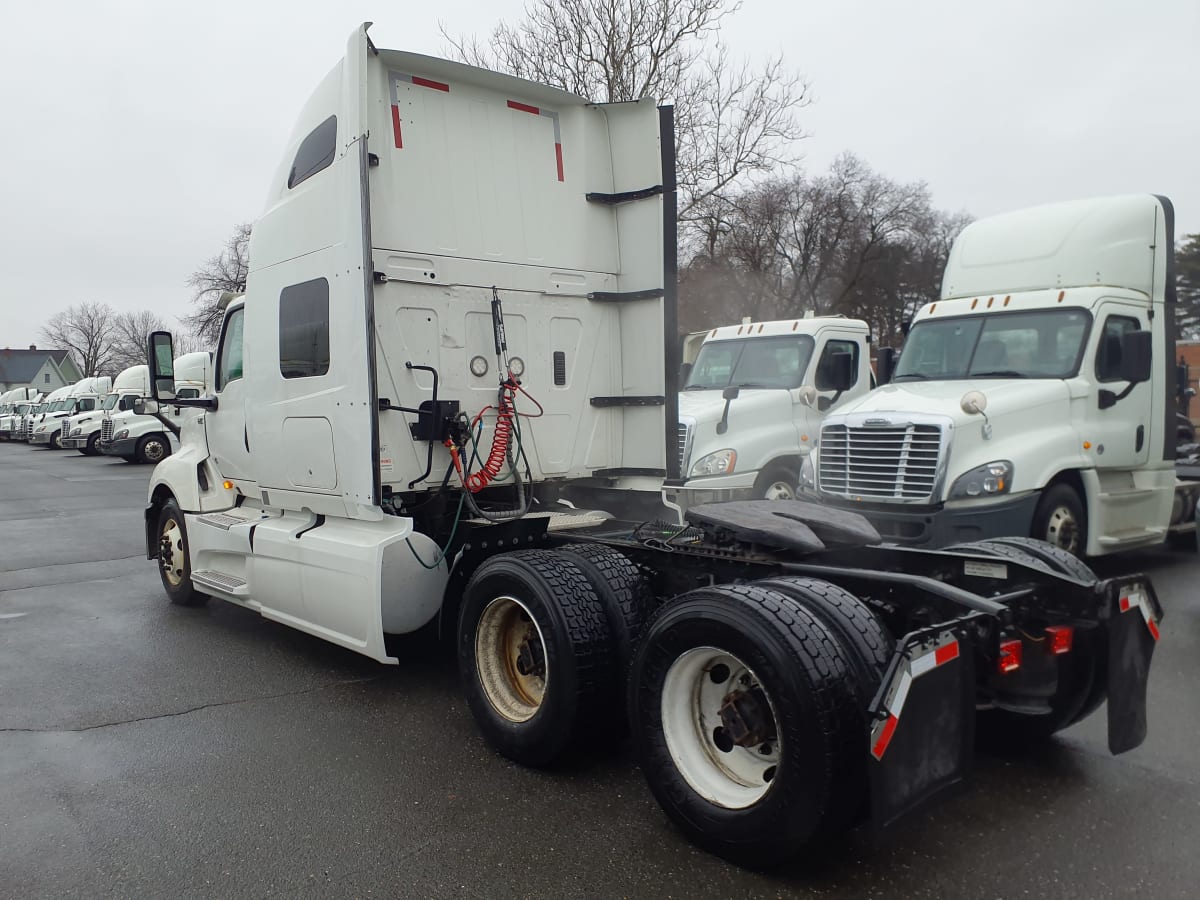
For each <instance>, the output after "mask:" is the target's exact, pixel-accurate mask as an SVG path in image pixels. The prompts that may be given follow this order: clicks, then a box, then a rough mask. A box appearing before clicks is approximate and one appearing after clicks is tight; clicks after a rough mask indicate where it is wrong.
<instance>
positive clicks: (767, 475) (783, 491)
mask: <svg viewBox="0 0 1200 900" xmlns="http://www.w3.org/2000/svg"><path fill="white" fill-rule="evenodd" d="M799 485H800V479H799V477H798V475H797V473H796V472H793V471H792V470H791V469H790V468H788V467H787V466H786V465H783V464H782V463H773V464H771V465H769V466H767V468H765V469H763V471H762V473H761V474H760V475H759V476H758V478H757V479H755V481H754V499H756V500H795V499H796V496H797V493H798V490H799Z"/></svg>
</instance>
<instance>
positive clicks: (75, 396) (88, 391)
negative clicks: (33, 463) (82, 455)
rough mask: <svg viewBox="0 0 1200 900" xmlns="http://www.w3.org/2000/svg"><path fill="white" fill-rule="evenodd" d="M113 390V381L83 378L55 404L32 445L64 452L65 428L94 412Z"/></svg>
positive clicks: (36, 430)
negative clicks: (82, 414)
mask: <svg viewBox="0 0 1200 900" xmlns="http://www.w3.org/2000/svg"><path fill="white" fill-rule="evenodd" d="M111 389H112V378H110V377H108V376H107V375H105V376H94V377H89V378H83V379H81V380H79V381H77V382H75V384H73V385H71V386H70V387H69V388H65V390H66V393H65V394H64V395H63V396H61V397H59V399H57V400H56V401H54V403H53V404H52V406H51V408H50V409H48V410H47V411H46V412H45V413H44V414H43V415H42V418H41V419H40V420H39V421H38V422H37V423H35V425H34V426H33V430H32V431H31V432H30V434H29V442H30V443H31V444H45V445H46V446H48V447H49V448H50V449H51V450H61V449H62V438H63V426H64V425H66V424H67V423H68V422H69V420H70V417H71V416H73V415H75V414H76V413H80V412H94V411H95V409H96V407H97V406H98V405H99V403H100V400H101V398H102V397H104V395H105V394H107V393H108V392H109V391H110V390H111Z"/></svg>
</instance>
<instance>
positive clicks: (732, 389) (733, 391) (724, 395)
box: [721, 385, 742, 400]
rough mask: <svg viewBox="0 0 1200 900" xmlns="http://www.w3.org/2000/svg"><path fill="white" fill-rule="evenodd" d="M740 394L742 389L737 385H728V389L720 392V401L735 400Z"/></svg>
mask: <svg viewBox="0 0 1200 900" xmlns="http://www.w3.org/2000/svg"><path fill="white" fill-rule="evenodd" d="M741 392H742V389H741V388H740V387H738V386H737V385H730V386H729V387H727V388H725V390H723V391H721V399H722V400H736V399H737V398H738V395H739V394H740V393H741Z"/></svg>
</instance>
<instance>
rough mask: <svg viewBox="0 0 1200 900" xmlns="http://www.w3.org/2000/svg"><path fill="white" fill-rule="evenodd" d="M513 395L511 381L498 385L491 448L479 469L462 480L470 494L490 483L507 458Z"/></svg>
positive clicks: (509, 443)
mask: <svg viewBox="0 0 1200 900" xmlns="http://www.w3.org/2000/svg"><path fill="white" fill-rule="evenodd" d="M515 397H516V393H515V391H514V390H513V384H512V382H511V381H506V382H504V384H502V385H501V386H500V403H499V407H498V408H497V411H496V433H495V435H493V437H492V450H491V452H490V453H488V458H487V461H486V462H485V463H484V464H483V465H482V466H481V467H480V468H479V471H478V472H472V473H471V474H470V475H468V476H467V478H466V480H465V481H464V482H463V484H464V485H466V488H467V490H468V491H470V492H471V493H472V494H477V493H479V492H480V491H482V490H483V489H484V488H485V487H487V486H488V485H489V484H491V483H492V479H494V478H496V477H497V476H499V474H500V470H501V469H503V468H504V463H505V462H506V461H507V460H508V448H509V446H510V445H511V443H512V430H513V416H514V415H516V412H515V410H514V406H513V400H514V399H515ZM481 415H482V414H481Z"/></svg>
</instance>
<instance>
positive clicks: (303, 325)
mask: <svg viewBox="0 0 1200 900" xmlns="http://www.w3.org/2000/svg"><path fill="white" fill-rule="evenodd" d="M328 371H329V282H328V281H326V280H325V279H324V278H316V279H314V280H312V281H305V282H303V283H301V284H293V285H292V286H291V287H286V288H284V289H283V292H282V293H281V294H280V295H279V372H280V374H281V375H283V377H284V378H313V377H315V376H318V375H324V374H325V373H326V372H328Z"/></svg>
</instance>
